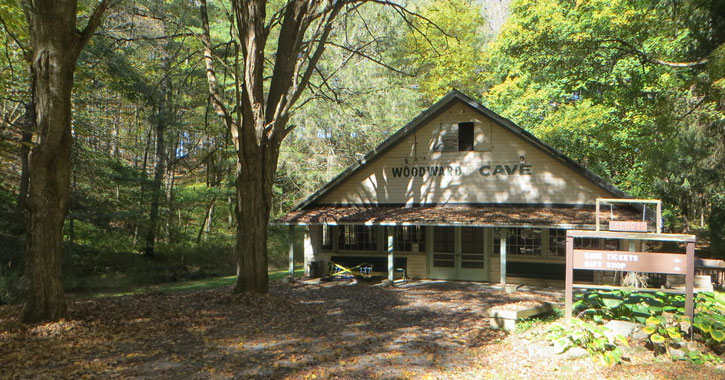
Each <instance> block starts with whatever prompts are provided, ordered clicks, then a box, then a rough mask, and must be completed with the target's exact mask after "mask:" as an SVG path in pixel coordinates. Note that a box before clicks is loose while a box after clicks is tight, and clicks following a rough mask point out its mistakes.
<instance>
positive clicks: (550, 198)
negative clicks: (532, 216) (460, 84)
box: [317, 103, 612, 204]
mask: <svg viewBox="0 0 725 380" xmlns="http://www.w3.org/2000/svg"><path fill="white" fill-rule="evenodd" d="M459 122H474V123H475V124H474V125H475V129H474V130H475V134H476V136H474V140H475V141H476V149H479V148H484V147H485V148H484V149H487V150H486V151H480V150H477V151H470V152H434V151H432V149H431V148H432V147H433V146H434V145H435V143H436V138H435V136H436V134H435V131H438V130H440V129H441V126H447V125H453V124H456V123H459ZM487 133H488V134H490V136H480V135H481V134H487ZM522 158H523V160H522ZM522 163H524V165H530V167H528V166H525V167H524V168H523V169H522V167H521V164H522ZM497 165H499V169H498V171H496V167H497ZM529 170H530V174H529ZM441 171H442V172H443V173H442V174H440V172H441ZM495 171H496V173H494V172H495ZM433 172H438V175H432V173H433ZM482 173H483V174H488V175H482ZM406 174H407V175H406ZM611 196H612V194H609V193H608V192H606V191H605V190H603V189H602V188H600V187H599V186H597V185H596V184H594V183H592V182H591V181H590V180H589V179H587V178H585V177H584V176H582V175H581V174H579V173H578V172H576V171H574V170H573V169H571V168H570V167H568V166H566V165H564V164H563V163H561V162H560V161H559V160H557V159H555V158H553V157H551V156H550V155H549V154H548V153H547V152H544V151H542V150H540V149H539V148H537V147H535V146H533V145H531V144H529V143H528V142H526V141H524V140H523V139H521V138H520V137H519V136H518V135H516V134H515V133H512V132H511V131H509V130H508V129H505V128H503V127H501V126H499V125H498V124H497V123H495V122H493V121H492V120H490V119H487V118H485V117H484V116H482V115H480V114H479V113H477V112H475V111H473V110H472V109H471V108H469V107H468V106H465V105H463V104H461V103H457V104H455V105H453V106H452V107H451V108H449V109H448V110H447V111H445V112H444V113H443V114H441V115H439V116H438V117H436V118H435V119H433V120H432V121H431V122H429V123H428V124H427V125H424V126H423V127H421V128H420V129H418V130H417V131H416V132H415V133H413V134H411V135H409V136H407V137H406V138H404V139H403V140H402V141H400V142H399V143H398V144H397V145H396V146H394V147H392V148H391V149H389V150H388V151H387V152H386V153H385V155H384V156H383V157H379V158H378V159H376V160H374V161H372V162H370V163H368V164H367V165H366V166H365V167H364V168H363V169H361V170H360V171H358V172H357V173H356V174H354V175H352V176H350V177H348V178H347V179H346V180H345V181H344V182H342V183H341V184H339V185H338V186H337V187H336V188H334V189H333V190H332V191H330V192H329V193H327V194H326V195H325V196H324V197H322V198H321V199H319V200H318V201H317V203H321V204H377V203H381V204H384V203H394V204H419V203H438V204H443V203H504V204H505V203H519V204H521V203H545V204H593V203H594V201H595V199H596V198H597V197H611Z"/></svg>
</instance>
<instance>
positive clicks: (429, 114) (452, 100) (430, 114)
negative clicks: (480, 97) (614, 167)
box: [292, 89, 631, 211]
mask: <svg viewBox="0 0 725 380" xmlns="http://www.w3.org/2000/svg"><path fill="white" fill-rule="evenodd" d="M456 102H461V103H463V104H465V105H467V106H468V107H470V108H471V109H473V110H474V111H476V112H478V113H480V114H482V115H484V116H486V117H488V118H490V119H491V120H493V121H494V122H495V123H496V124H498V125H499V126H501V127H503V128H504V129H506V130H508V131H509V132H511V133H514V134H515V135H517V136H519V137H520V138H521V139H523V140H525V141H527V142H528V143H530V144H532V145H533V146H535V147H537V148H539V149H541V150H542V151H544V152H546V153H547V154H548V155H550V156H551V157H553V158H555V159H556V160H558V161H560V162H562V163H563V164H564V165H566V166H568V167H569V168H571V169H573V170H574V171H575V172H577V173H579V174H581V175H582V176H584V177H585V178H587V179H588V180H590V181H591V182H593V183H594V184H596V185H597V186H599V187H600V188H602V189H604V190H605V191H608V192H609V193H611V194H612V195H614V196H615V197H618V198H631V196H630V195H629V194H627V193H625V192H623V191H622V190H619V189H618V188H616V187H615V186H614V185H612V184H610V183H609V182H607V181H606V180H604V179H603V178H602V177H600V176H598V175H597V174H595V173H594V172H592V171H590V170H589V169H587V168H585V167H583V166H581V165H579V164H578V163H577V162H575V161H574V160H572V159H571V158H569V157H567V156H566V155H564V154H563V153H561V152H559V151H558V150H556V149H554V148H552V147H551V146H549V145H548V144H546V143H544V142H543V141H541V140H539V139H538V138H537V137H536V136H534V135H532V134H531V133H529V132H527V131H526V130H524V129H522V128H520V127H519V126H517V125H516V124H514V123H513V122H511V121H510V120H508V119H506V118H503V117H502V116H500V115H498V114H497V113H495V112H493V111H491V110H490V109H488V108H486V107H484V106H483V105H481V104H480V103H478V102H477V101H475V100H473V99H472V98H470V97H468V96H466V95H464V94H463V93H461V92H460V91H458V90H455V89H454V90H451V91H450V92H448V94H446V95H445V96H444V97H443V98H441V99H440V100H438V101H437V102H435V103H434V104H433V105H432V106H431V107H430V108H428V109H427V110H425V111H423V112H421V113H420V115H418V116H416V117H415V118H414V119H413V120H411V121H410V122H409V123H408V124H406V125H405V126H404V127H403V128H401V129H399V130H398V131H396V132H395V133H394V134H392V135H391V136H390V137H388V138H387V139H385V140H384V141H383V142H381V143H380V144H379V145H378V146H377V147H376V148H375V149H373V150H372V151H370V152H368V153H367V154H366V155H365V156H364V157H363V158H361V159H360V160H358V162H357V163H355V164H353V165H351V166H350V167H348V168H347V169H345V170H344V171H343V172H342V173H340V174H339V175H337V176H336V177H335V178H333V179H332V180H330V182H328V183H327V184H325V185H324V186H323V187H321V188H320V189H319V190H317V191H316V192H315V193H313V194H312V195H310V196H309V197H307V198H306V199H305V200H303V201H302V202H300V203H299V204H298V205H297V206H295V207H294V208H293V209H292V211H298V210H302V209H305V208H307V207H309V206H311V205H313V204H314V202H315V201H316V200H318V199H320V198H322V197H323V196H325V195H326V194H328V193H329V192H330V191H332V190H333V189H334V188H335V187H337V186H338V185H339V184H341V183H342V182H344V181H345V180H346V179H347V178H348V177H350V176H352V175H353V174H355V173H357V172H358V171H360V170H361V169H362V168H364V167H365V166H366V165H368V164H369V163H370V162H372V161H374V160H376V159H378V158H379V157H381V156H382V155H384V154H385V152H387V151H388V150H389V149H390V148H392V147H393V146H395V145H396V144H397V143H399V142H400V141H402V140H403V139H404V138H405V137H407V136H409V135H411V134H412V133H413V132H415V131H417V130H418V129H420V128H421V127H423V126H424V125H426V124H427V123H428V122H429V121H431V120H432V119H433V118H435V117H436V116H438V115H440V114H441V113H443V112H444V111H446V110H447V109H448V108H450V107H451V106H452V105H454V104H456Z"/></svg>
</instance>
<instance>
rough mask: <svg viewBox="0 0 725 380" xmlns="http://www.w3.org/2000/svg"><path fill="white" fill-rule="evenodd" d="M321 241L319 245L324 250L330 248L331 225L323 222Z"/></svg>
mask: <svg viewBox="0 0 725 380" xmlns="http://www.w3.org/2000/svg"><path fill="white" fill-rule="evenodd" d="M321 238H322V243H321V244H320V246H321V247H322V249H324V250H331V249H332V226H330V225H327V224H323V225H322V234H321Z"/></svg>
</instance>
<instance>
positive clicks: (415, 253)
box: [276, 90, 642, 282]
mask: <svg viewBox="0 0 725 380" xmlns="http://www.w3.org/2000/svg"><path fill="white" fill-rule="evenodd" d="M597 198H628V195H627V194H625V193H623V192H622V191H620V190H618V189H617V188H615V187H614V186H612V185H611V184H609V183H607V182H606V181H604V180H603V179H602V178H600V177H599V176H597V175H596V174H594V173H592V172H590V171H589V170H587V169H585V168H583V167H582V166H580V165H579V164H577V163H576V162H574V161H572V160H571V159H569V158H568V157H566V156H564V155H563V154H562V153H560V152H558V151H556V150H555V149H553V148H552V147H550V146H548V145H546V144H544V143H543V142H541V141H540V140H539V139H537V138H536V137H534V136H533V135H531V134H530V133H528V132H526V131H525V130H523V129H521V128H519V127H517V126H516V125H515V124H514V123H512V122H511V121H509V120H506V119H504V118H503V117H501V116H499V115H497V114H496V113H494V112H493V111H491V110H489V109H488V108H486V107H484V106H482V105H481V104H479V103H477V102H476V101H474V100H472V99H471V98H469V97H467V96H465V95H463V94H462V93H460V92H458V91H455V90H454V91H451V92H450V93H448V94H447V95H446V96H445V97H443V98H442V99H441V100H439V101H438V102H437V103H435V104H434V105H433V106H432V107H430V108H429V109H428V110H426V111H425V112H423V113H421V114H420V115H419V116H418V117H416V118H415V119H414V120H412V121H411V122H410V123H408V124H407V125H405V126H404V127H403V128H401V129H400V130H398V131H397V132H396V133H395V134H393V135H392V136H390V137H389V138H388V139H387V140H385V141H384V142H383V143H381V144H380V145H379V146H378V147H377V148H376V149H375V150H373V151H372V152H370V153H369V154H367V155H366V156H365V157H364V158H363V159H362V160H360V161H359V162H358V163H357V164H355V165H353V166H351V167H350V168H348V169H347V170H345V171H344V172H342V173H341V174H340V175H339V176H337V177H336V178H334V179H333V180H332V181H330V182H329V183H327V184H326V185H325V186H323V187H322V188H321V189H319V190H318V191H317V192H315V193H314V194H312V195H311V196H310V197H309V198H307V199H306V200H305V201H303V202H302V203H300V204H299V205H298V206H297V207H295V208H294V209H293V210H292V211H291V212H289V213H288V214H287V215H285V216H284V217H282V218H280V219H279V220H277V221H276V223H278V224H288V225H291V226H294V225H301V226H304V227H305V230H306V233H305V242H304V258H305V268H306V271H307V274H308V275H309V269H310V267H311V265H310V264H311V263H312V262H321V261H323V262H325V263H327V262H329V261H330V260H334V261H337V262H344V263H346V264H348V265H353V264H356V263H361V262H370V263H375V268H374V270H375V271H381V272H388V273H389V276H392V275H393V274H394V273H395V270H396V269H404V270H405V271H406V273H407V275H408V277H413V278H429V279H458V280H473V281H495V282H498V281H506V278H507V276H508V279H509V280H508V281H510V282H513V281H519V282H523V281H528V280H530V279H538V280H541V279H544V280H547V279H548V280H563V278H564V256H565V235H566V232H565V231H566V229H593V228H594V222H595V209H594V204H595V200H596V199H597ZM600 217H601V219H602V220H605V221H606V220H608V219H610V218H612V217H615V218H622V219H630V220H631V219H635V220H636V219H638V218H639V219H641V218H642V213H641V212H637V211H635V210H634V209H622V208H618V209H617V212H616V213H612V212H610V210H609V209H607V210H606V211H602V212H601V213H600ZM580 244H583V245H587V244H594V245H597V247H601V245H603V244H605V243H603V242H580Z"/></svg>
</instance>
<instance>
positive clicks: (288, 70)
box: [200, 0, 346, 293]
mask: <svg viewBox="0 0 725 380" xmlns="http://www.w3.org/2000/svg"><path fill="white" fill-rule="evenodd" d="M345 4H346V2H345V1H339V2H332V3H328V2H318V1H307V0H289V1H287V3H286V4H285V5H284V6H283V8H282V9H280V11H279V15H275V17H280V19H279V20H278V23H277V24H278V26H279V34H278V36H277V42H278V43H277V48H276V53H275V54H274V59H273V61H274V68H273V70H272V77H271V78H270V80H269V81H268V82H266V81H265V64H266V63H267V62H268V61H267V60H266V59H265V52H266V50H265V47H266V44H267V38H268V37H269V35H270V30H271V29H270V28H269V27H268V26H266V25H265V21H266V20H267V17H266V10H267V6H268V4H267V2H266V1H264V0H246V1H241V0H234V1H232V12H233V20H234V21H233V22H234V24H235V27H236V29H235V37H236V38H235V42H236V43H237V44H238V45H237V46H236V47H237V49H238V50H237V52H239V51H241V53H242V58H243V59H241V60H240V59H239V57H238V56H237V57H236V60H235V64H234V68H235V70H237V71H236V73H237V75H235V78H234V79H235V90H236V91H235V95H236V99H235V100H236V101H235V104H234V108H233V109H232V108H227V107H226V106H225V104H224V99H223V97H222V91H220V89H219V85H218V81H217V78H216V73H215V71H214V60H213V54H214V53H213V50H212V44H211V39H210V34H209V20H208V15H207V4H206V0H201V2H200V10H201V21H202V28H203V33H202V42H203V43H204V60H205V63H206V74H207V80H208V82H209V93H210V95H211V97H210V99H211V102H212V104H213V105H214V110H215V112H216V113H217V115H219V116H220V117H221V118H222V120H223V121H224V123H225V124H226V126H227V127H228V128H229V130H230V132H231V136H232V139H233V140H234V145H235V148H236V154H237V179H236V188H237V202H236V210H235V211H236V216H237V244H236V255H237V283H236V286H235V288H234V291H235V292H262V293H264V292H267V290H268V287H269V279H268V275H267V224H268V222H269V217H270V212H271V208H272V185H273V182H274V173H275V170H276V169H277V160H278V158H279V148H280V145H281V143H282V140H283V139H284V138H285V136H286V135H287V134H288V133H289V132H290V131H291V130H292V128H294V127H292V126H290V127H287V122H288V121H289V117H290V113H291V110H292V107H293V105H294V104H295V102H296V101H297V99H299V97H300V95H301V94H302V92H303V91H304V89H305V88H306V87H307V84H308V83H309V80H310V77H311V75H312V73H313V72H314V71H315V68H316V66H317V62H318V61H319V59H320V56H321V55H322V53H323V52H324V50H325V43H326V41H327V40H328V37H329V33H330V31H331V29H332V26H333V21H334V20H335V17H336V16H337V14H338V12H339V11H340V9H342V7H343V6H344V5H345ZM313 22H314V23H315V26H314V27H313V29H312V30H313V31H314V32H313V34H314V36H310V37H311V39H310V40H308V41H303V40H304V38H305V34H306V31H307V30H308V28H309V27H310V25H311V24H312V23H313ZM239 71H241V73H240V72H239ZM265 90H266V96H265ZM230 110H231V111H230Z"/></svg>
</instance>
